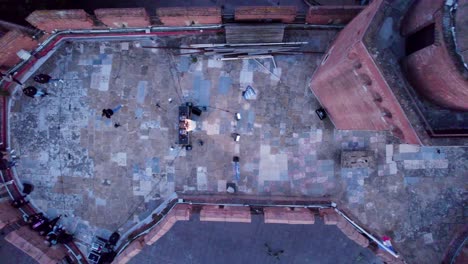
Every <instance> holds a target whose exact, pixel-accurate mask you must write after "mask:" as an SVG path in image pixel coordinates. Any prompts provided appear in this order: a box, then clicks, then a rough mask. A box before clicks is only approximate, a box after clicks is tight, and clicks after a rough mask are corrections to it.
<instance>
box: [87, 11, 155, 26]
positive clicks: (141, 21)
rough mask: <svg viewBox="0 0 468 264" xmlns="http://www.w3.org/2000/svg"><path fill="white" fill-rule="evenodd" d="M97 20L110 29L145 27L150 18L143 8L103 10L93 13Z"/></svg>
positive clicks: (148, 23) (148, 24)
mask: <svg viewBox="0 0 468 264" xmlns="http://www.w3.org/2000/svg"><path fill="white" fill-rule="evenodd" d="M94 14H95V15H96V17H97V19H99V20H100V21H101V22H102V23H104V24H105V25H107V26H108V27H111V28H127V27H147V26H150V25H151V23H150V18H149V15H148V13H147V12H146V10H145V9H144V8H103V9H96V10H95V11H94Z"/></svg>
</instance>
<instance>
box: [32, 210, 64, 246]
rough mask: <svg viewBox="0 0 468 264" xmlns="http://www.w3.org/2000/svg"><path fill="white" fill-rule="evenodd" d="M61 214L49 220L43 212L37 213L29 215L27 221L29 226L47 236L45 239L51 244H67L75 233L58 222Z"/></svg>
mask: <svg viewBox="0 0 468 264" xmlns="http://www.w3.org/2000/svg"><path fill="white" fill-rule="evenodd" d="M60 218H61V215H59V216H57V217H56V218H54V219H52V220H49V219H47V217H45V216H44V215H43V214H42V213H37V214H34V215H31V216H28V217H27V220H26V222H27V223H28V225H29V227H30V228H31V229H32V230H34V231H37V232H38V233H39V235H41V236H45V240H46V241H47V243H48V244H49V246H52V245H56V244H57V243H63V244H66V243H68V242H71V241H72V240H73V235H71V234H69V233H68V232H67V231H66V230H65V229H64V228H63V227H62V225H60V224H58V222H59V220H60Z"/></svg>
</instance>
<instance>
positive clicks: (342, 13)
mask: <svg viewBox="0 0 468 264" xmlns="http://www.w3.org/2000/svg"><path fill="white" fill-rule="evenodd" d="M363 9H364V6H312V7H310V8H309V11H308V12H307V15H306V23H308V24H315V25H329V24H347V23H349V22H350V21H351V20H352V19H353V18H355V17H356V16H357V15H358V14H359V13H360V12H361V11H362V10H363Z"/></svg>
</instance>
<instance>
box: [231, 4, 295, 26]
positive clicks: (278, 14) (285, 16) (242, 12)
mask: <svg viewBox="0 0 468 264" xmlns="http://www.w3.org/2000/svg"><path fill="white" fill-rule="evenodd" d="M296 13H297V7H296V6H242V7H237V8H236V9H235V13H234V18H235V20H236V21H246V20H247V21H256V20H257V21H258V20H273V21H281V22H283V23H292V22H294V20H295V19H296Z"/></svg>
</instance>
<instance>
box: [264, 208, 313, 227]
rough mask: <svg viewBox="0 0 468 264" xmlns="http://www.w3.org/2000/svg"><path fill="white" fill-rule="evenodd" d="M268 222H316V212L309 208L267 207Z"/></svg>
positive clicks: (265, 214) (265, 209)
mask: <svg viewBox="0 0 468 264" xmlns="http://www.w3.org/2000/svg"><path fill="white" fill-rule="evenodd" d="M263 213H264V217H265V223H266V224H301V225H305V224H308V225H312V224H314V223H315V217H314V214H313V213H312V212H311V211H310V210H309V209H307V208H294V209H291V208H281V207H265V208H264V209H263Z"/></svg>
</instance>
